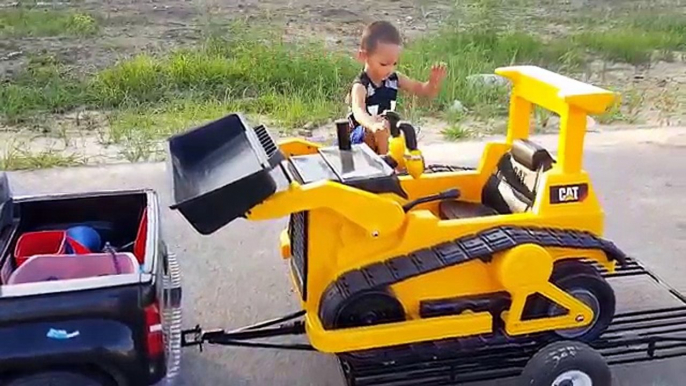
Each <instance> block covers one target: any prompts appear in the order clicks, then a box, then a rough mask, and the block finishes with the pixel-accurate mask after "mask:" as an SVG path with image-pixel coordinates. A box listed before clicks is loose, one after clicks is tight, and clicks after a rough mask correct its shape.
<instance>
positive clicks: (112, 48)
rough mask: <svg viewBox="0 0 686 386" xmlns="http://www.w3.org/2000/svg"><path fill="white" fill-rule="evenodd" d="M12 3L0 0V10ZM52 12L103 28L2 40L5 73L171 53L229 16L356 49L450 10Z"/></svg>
mask: <svg viewBox="0 0 686 386" xmlns="http://www.w3.org/2000/svg"><path fill="white" fill-rule="evenodd" d="M15 4H17V3H16V2H13V1H7V0H3V1H2V2H0V6H2V7H12V6H13V5H15ZM38 4H39V5H40V6H43V7H46V8H53V9H64V8H67V7H68V8H71V9H77V10H80V11H86V12H92V13H94V14H97V15H100V17H101V18H102V20H100V22H101V25H102V26H104V28H103V33H102V34H101V35H100V36H98V37H96V38H88V39H77V38H66V37H60V38H42V37H41V38H31V37H28V38H27V37H21V38H17V39H9V40H5V41H3V42H0V58H2V60H0V71H2V73H3V75H7V74H8V73H12V71H16V70H17V69H18V68H20V67H21V66H22V65H23V64H24V62H25V61H26V57H27V56H28V55H29V54H37V53H49V54H53V55H55V56H56V57H58V58H59V59H60V60H62V61H63V62H66V63H72V64H75V65H77V66H78V71H83V72H90V71H93V70H95V69H97V68H102V67H105V66H107V65H111V64H112V63H114V62H115V61H117V60H118V59H121V58H125V57H128V56H131V55H135V54H137V53H140V52H151V51H152V52H155V51H168V50H170V49H171V48H173V47H176V46H187V45H192V44H194V43H195V42H197V41H198V39H200V38H201V36H202V34H203V32H204V31H205V30H206V28H207V27H208V25H226V24H227V23H228V22H230V21H231V20H233V19H245V20H248V21H255V22H258V23H264V22H267V23H269V22H274V23H278V24H279V25H282V24H284V23H285V25H286V29H285V31H284V36H286V37H297V36H306V37H311V36H312V35H314V36H318V37H319V36H323V37H324V39H325V40H326V41H327V42H329V43H330V44H332V45H339V46H340V45H343V46H345V47H351V48H352V47H354V45H355V43H356V41H357V36H358V35H359V33H360V30H361V28H362V27H363V26H364V25H365V24H366V23H368V22H370V21H372V20H375V19H378V18H384V19H387V20H390V21H393V22H394V23H396V24H397V25H398V26H399V27H400V28H401V29H402V30H403V32H404V33H405V34H406V35H407V36H408V37H412V36H414V34H416V33H421V32H422V31H425V30H427V29H431V28H432V26H435V25H436V22H437V21H439V20H440V18H441V16H442V15H444V14H445V13H446V12H448V11H449V10H450V4H451V2H449V1H445V0H421V1H410V0H357V1H354V2H348V3H345V4H344V3H341V2H337V1H333V0H324V1H318V2H314V1H312V0H288V1H279V0H240V1H236V0H224V1H220V0H165V1H150V0H148V1H136V0H104V1H94V0H82V1H79V0H73V1H52V2H50V1H46V2H39V3H38Z"/></svg>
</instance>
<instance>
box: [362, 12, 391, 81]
mask: <svg viewBox="0 0 686 386" xmlns="http://www.w3.org/2000/svg"><path fill="white" fill-rule="evenodd" d="M401 43H402V38H401V37H400V32H398V30H397V29H396V28H395V26H393V24H391V23H389V22H386V21H375V22H373V23H371V24H369V25H368V26H367V27H366V28H365V29H364V31H363V33H362V39H361V41H360V51H359V54H358V57H359V59H360V60H361V61H363V62H364V63H365V66H366V69H367V72H368V73H369V75H370V76H372V77H373V78H376V79H383V78H385V77H387V76H388V75H390V74H391V73H392V72H393V71H394V70H395V67H396V65H397V64H398V58H399V57H400V50H401Z"/></svg>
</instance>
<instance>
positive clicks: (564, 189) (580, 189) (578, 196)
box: [550, 184, 588, 204]
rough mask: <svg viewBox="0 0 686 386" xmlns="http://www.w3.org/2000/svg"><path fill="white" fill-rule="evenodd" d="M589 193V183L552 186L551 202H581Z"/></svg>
mask: <svg viewBox="0 0 686 386" xmlns="http://www.w3.org/2000/svg"><path fill="white" fill-rule="evenodd" d="M587 195H588V184H574V185H563V186H551V187H550V203H551V204H564V203H567V202H580V201H583V200H584V199H586V196H587Z"/></svg>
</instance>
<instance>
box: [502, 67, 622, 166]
mask: <svg viewBox="0 0 686 386" xmlns="http://www.w3.org/2000/svg"><path fill="white" fill-rule="evenodd" d="M495 73H496V74H498V75H501V76H503V77H505V78H507V79H509V80H510V81H511V82H512V85H513V87H512V94H511V99H510V113H509V115H510V117H509V123H508V127H507V143H509V144H511V143H512V141H514V140H515V139H527V138H528V137H529V122H530V118H531V113H532V109H533V108H532V106H533V105H534V104H535V105H538V106H540V107H543V108H545V109H547V110H549V111H552V112H554V113H557V114H558V115H559V116H560V137H559V145H558V163H559V166H560V167H561V168H562V170H563V172H564V173H577V172H579V171H580V170H581V164H582V162H581V161H582V158H583V146H584V136H585V134H586V117H587V116H588V115H589V114H601V113H603V112H605V111H606V110H607V109H608V107H610V106H611V105H612V104H613V103H614V102H615V101H616V100H617V99H618V97H619V96H618V94H616V93H614V92H611V91H608V90H605V89H602V88H600V87H596V86H593V85H590V84H587V83H583V82H580V81H578V80H575V79H572V78H569V77H566V76H564V75H560V74H557V73H554V72H552V71H549V70H546V69H543V68H540V67H536V66H510V67H501V68H498V69H496V70H495Z"/></svg>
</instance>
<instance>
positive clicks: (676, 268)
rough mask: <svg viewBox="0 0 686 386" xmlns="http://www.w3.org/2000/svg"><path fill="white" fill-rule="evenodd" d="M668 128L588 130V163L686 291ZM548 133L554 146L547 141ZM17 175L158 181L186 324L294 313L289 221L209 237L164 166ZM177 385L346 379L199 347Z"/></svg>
mask: <svg viewBox="0 0 686 386" xmlns="http://www.w3.org/2000/svg"><path fill="white" fill-rule="evenodd" d="M671 133H672V134H670V135H668V136H666V137H665V136H664V135H663V136H662V137H660V138H659V139H655V138H658V137H655V136H653V134H650V133H643V134H642V135H640V136H637V137H629V139H625V137H621V139H616V138H620V137H613V138H615V140H611V141H601V140H600V139H598V140H597V141H595V142H594V140H593V139H592V138H589V142H591V144H589V145H588V147H587V151H586V156H585V167H586V169H587V170H588V171H589V172H590V173H591V176H592V177H593V182H594V184H595V187H596V189H597V190H598V192H599V195H600V199H601V200H602V203H603V205H604V207H605V210H606V214H607V223H606V224H607V231H606V236H607V237H608V238H610V239H612V240H614V241H615V242H616V243H618V245H619V246H620V247H622V248H623V249H624V250H625V251H627V252H628V253H629V254H631V255H633V256H636V257H637V258H638V259H640V260H641V261H643V262H644V263H646V264H647V265H648V266H649V267H651V268H652V269H653V270H654V271H655V272H656V273H657V274H659V275H660V276H662V277H663V278H664V279H665V280H666V281H668V282H669V283H670V284H672V285H673V286H674V287H676V288H677V289H679V290H681V291H686V256H685V254H684V252H685V251H686V233H685V231H686V211H685V210H684V206H686V195H685V194H684V193H686V173H684V171H685V167H684V165H683V164H682V162H683V159H684V157H685V156H686V136H684V133H686V131H673V132H671ZM591 137H592V136H591ZM598 138H600V137H598ZM542 141H543V143H546V144H551V146H552V144H554V143H552V142H550V139H547V140H545V141H544V140H542ZM651 142H652V143H651ZM469 146H471V147H469ZM469 146H467V145H465V146H464V147H459V146H444V147H442V148H440V149H439V148H436V150H435V151H433V152H431V151H427V152H426V154H427V157H428V158H429V159H430V160H433V161H446V162H447V161H452V163H457V164H473V163H474V162H475V161H476V160H475V159H474V157H473V156H474V155H475V154H478V151H479V150H480V147H479V146H480V145H469ZM475 146H476V147H475ZM429 153H431V155H429ZM10 183H11V184H12V186H13V188H14V191H15V193H16V194H35V193H48V192H64V191H84V190H93V189H96V190H110V189H120V188H139V187H149V188H153V189H156V190H157V191H158V192H159V194H160V198H161V202H162V206H163V212H162V216H163V221H162V227H163V229H162V230H163V234H164V235H165V238H166V240H167V242H168V244H169V246H170V248H172V249H173V250H174V251H175V252H176V253H177V254H178V255H179V257H180V263H181V266H182V269H183V275H184V277H183V285H184V305H183V307H184V318H185V319H184V324H185V326H186V327H192V326H194V325H195V324H196V323H200V324H201V325H203V326H204V327H206V328H215V327H223V328H227V329H231V328H236V327H240V326H242V325H245V324H250V323H254V322H258V321H261V320H264V319H269V318H273V317H277V316H280V315H283V314H285V313H288V312H291V311H294V310H296V309H297V299H296V297H295V295H294V294H293V292H292V289H291V284H290V282H289V279H288V274H287V266H286V264H285V262H284V261H283V260H281V258H280V256H279V254H278V250H277V245H278V241H277V240H278V232H279V231H280V230H281V229H282V228H283V226H284V225H285V219H280V220H275V221H266V222H259V223H251V222H247V221H244V220H238V221H236V222H234V223H232V224H229V225H228V226H226V227H224V228H223V229H221V230H220V231H218V232H217V233H215V234H213V235H211V236H201V235H199V234H197V233H195V232H194V231H193V230H192V228H191V227H190V226H189V225H187V224H186V223H185V221H184V220H183V218H182V217H181V216H180V215H179V214H178V213H176V212H172V211H171V210H169V209H167V207H168V205H169V204H170V188H169V186H170V185H169V184H168V181H167V174H166V172H165V166H164V165H163V164H136V165H116V166H108V167H84V168H73V169H53V170H43V171H35V172H13V173H10ZM617 292H618V294H617V296H618V298H619V301H620V309H622V308H627V309H628V308H646V307H647V308H649V307H653V306H656V305H657V306H659V304H663V302H665V301H666V295H664V294H663V293H659V292H657V290H656V289H655V288H653V287H651V286H650V285H649V284H648V283H646V282H640V283H628V284H627V285H622V286H620V287H618V288H617ZM658 303H659V304H658ZM279 341H291V342H303V339H302V338H301V337H286V338H284V339H280V340H279ZM684 365H686V359H673V360H665V361H662V362H659V363H657V362H653V363H648V364H643V365H634V366H633V368H627V367H616V368H615V369H614V374H615V376H616V378H617V379H616V381H615V385H632V386H633V385H636V386H639V385H640V386H652V385H655V386H658V385H660V386H679V385H683V384H684V382H683V374H684V373H683V368H684ZM180 381H181V382H180V384H181V385H184V386H190V385H198V386H200V385H230V386H234V385H235V386H238V385H241V386H243V385H250V386H256V385H260V386H262V385H265V386H266V385H274V386H277V385H289V386H292V385H316V386H328V385H332V386H342V385H343V382H342V378H341V375H340V371H339V369H338V367H337V365H336V362H335V360H334V359H333V358H331V357H329V356H327V355H323V354H318V353H305V352H287V351H275V350H271V349H254V348H223V347H206V348H205V351H204V352H202V353H200V352H198V351H197V350H195V349H186V350H185V352H184V356H183V371H182V375H181V380H180ZM511 384H512V383H511V382H496V383H485V384H481V385H483V386H486V385H511ZM601 386H603V385H601Z"/></svg>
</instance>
